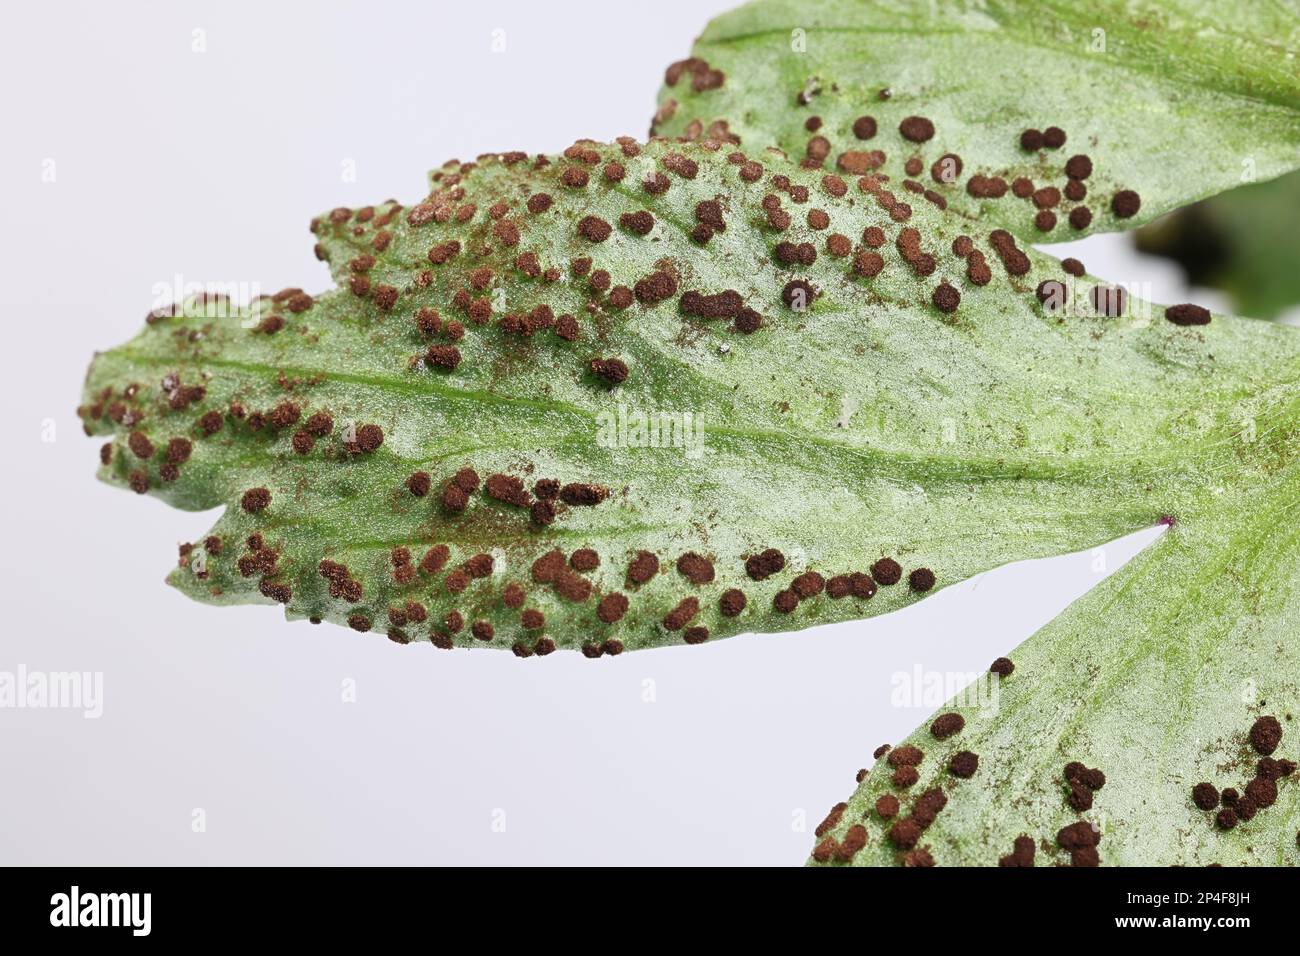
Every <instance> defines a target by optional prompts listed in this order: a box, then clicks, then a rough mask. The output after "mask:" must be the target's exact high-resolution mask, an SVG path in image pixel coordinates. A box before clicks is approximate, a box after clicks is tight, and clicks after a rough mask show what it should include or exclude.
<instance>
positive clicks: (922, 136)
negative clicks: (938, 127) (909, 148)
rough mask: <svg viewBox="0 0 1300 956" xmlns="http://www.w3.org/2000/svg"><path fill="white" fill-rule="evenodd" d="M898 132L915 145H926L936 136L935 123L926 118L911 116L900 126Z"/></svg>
mask: <svg viewBox="0 0 1300 956" xmlns="http://www.w3.org/2000/svg"><path fill="white" fill-rule="evenodd" d="M898 132H899V133H900V134H902V137H903V138H904V139H906V140H910V141H911V142H913V143H924V142H926V141H927V140H929V139H931V138H932V137H933V136H934V123H932V122H930V121H929V120H928V119H926V118H925V117H924V116H909V117H907V118H906V119H904V120H903V121H902V122H901V123H899V124H898Z"/></svg>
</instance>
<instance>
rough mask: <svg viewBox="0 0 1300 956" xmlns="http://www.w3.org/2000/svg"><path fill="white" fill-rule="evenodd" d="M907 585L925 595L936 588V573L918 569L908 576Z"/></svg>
mask: <svg viewBox="0 0 1300 956" xmlns="http://www.w3.org/2000/svg"><path fill="white" fill-rule="evenodd" d="M907 584H908V586H909V587H910V588H911V589H912V590H913V591H916V592H918V593H921V594H924V593H925V592H926V591H928V590H930V589H931V588H932V587H934V572H933V571H931V570H930V569H929V568H916V569H915V570H914V571H912V573H911V574H909V575H908V576H907Z"/></svg>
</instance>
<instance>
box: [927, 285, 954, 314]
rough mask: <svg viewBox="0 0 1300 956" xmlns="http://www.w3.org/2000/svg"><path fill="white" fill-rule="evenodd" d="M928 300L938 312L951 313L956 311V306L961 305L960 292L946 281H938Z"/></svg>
mask: <svg viewBox="0 0 1300 956" xmlns="http://www.w3.org/2000/svg"><path fill="white" fill-rule="evenodd" d="M930 301H932V302H933V303H934V307H935V308H936V309H938V310H939V311H940V312H942V313H944V314H945V315H951V314H952V313H953V312H956V311H957V306H959V305H961V293H960V292H958V291H957V290H956V289H955V288H954V287H953V286H951V285H949V284H948V283H947V282H940V283H939V285H938V286H936V287H935V290H934V293H933V294H932V295H931V296H930Z"/></svg>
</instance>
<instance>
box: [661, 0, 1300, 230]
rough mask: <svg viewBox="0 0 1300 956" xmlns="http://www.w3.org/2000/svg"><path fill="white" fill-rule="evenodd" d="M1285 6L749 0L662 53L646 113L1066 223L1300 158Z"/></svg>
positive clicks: (984, 213) (1218, 186) (1132, 208)
mask: <svg viewBox="0 0 1300 956" xmlns="http://www.w3.org/2000/svg"><path fill="white" fill-rule="evenodd" d="M1297 24H1300V6H1297V5H1296V3H1295V2H1294V0H1281V2H1277V3H1244V4H1233V3H1221V2H1213V0H1177V2H1169V0H1162V2H1160V3H1153V2H1147V0H1137V2H1118V0H1113V2H1112V0H1070V2H1056V0H1051V2H1042V0H1033V2H1029V0H1023V2H1021V0H989V2H979V3H969V2H965V0H948V2H945V0H882V2H870V3H868V2H863V0H812V2H799V3H794V2H789V0H757V2H753V3H748V4H746V5H744V6H742V7H740V8H739V9H736V10H733V11H731V12H729V13H726V14H724V15H722V16H720V17H718V18H717V19H715V20H714V21H712V22H711V23H710V24H709V25H708V27H707V28H706V29H705V31H704V33H703V35H702V36H701V37H700V38H699V40H697V41H696V43H695V46H694V48H693V49H692V51H691V56H690V58H689V59H687V60H683V61H679V62H678V63H675V64H673V65H672V66H671V67H669V69H668V71H667V74H666V77H665V86H664V87H663V89H662V91H661V93H660V101H659V108H658V111H657V113H656V116H655V120H654V123H653V125H652V128H651V129H652V132H653V133H657V134H659V135H663V136H672V137H686V138H688V139H700V138H711V139H716V140H720V141H724V142H729V143H733V144H739V145H740V147H741V148H743V149H746V150H749V151H751V152H754V151H758V150H760V149H761V148H763V147H766V146H773V147H777V148H779V149H781V150H783V151H784V152H785V153H786V154H787V155H788V156H790V157H791V159H792V160H794V161H803V162H805V163H807V164H809V165H813V166H815V167H817V168H822V167H826V168H832V167H837V166H838V167H840V168H847V169H851V170H855V171H859V172H861V171H865V170H867V169H872V170H875V171H877V172H878V173H880V174H885V175H888V176H890V177H891V178H892V179H894V180H908V181H911V182H913V183H915V184H916V186H917V187H919V188H918V192H921V191H922V190H924V193H923V194H924V195H925V196H927V197H929V198H930V200H931V201H933V202H936V203H940V204H946V205H950V206H951V207H952V208H953V209H954V210H955V211H957V212H960V213H961V214H962V215H964V216H967V217H971V218H974V219H978V220H980V221H981V222H983V223H985V224H987V225H989V226H1001V227H1003V228H1005V229H1008V230H1010V231H1011V232H1013V233H1015V234H1016V235H1018V236H1021V237H1024V238H1025V239H1027V240H1030V241H1062V240H1067V239H1073V238H1078V237H1080V236H1082V235H1085V234H1087V233H1089V232H1093V231H1108V230H1116V229H1126V228H1132V227H1134V226H1138V225H1141V224H1142V223H1144V222H1147V221H1148V220H1150V219H1152V218H1154V217H1155V216H1158V215H1160V214H1161V213H1163V212H1166V211H1169V210H1171V209H1175V208H1177V207H1179V206H1182V205H1185V204H1187V203H1190V202H1193V201H1195V200H1197V199H1200V198H1202V197H1205V196H1209V195H1212V194H1214V193H1218V192H1221V191H1223V190H1226V189H1231V188H1233V187H1234V186H1237V185H1238V184H1240V183H1242V182H1247V181H1253V180H1256V179H1258V180H1266V179H1270V178H1272V177H1274V176H1278V175H1280V174H1282V173H1285V172H1287V171H1289V170H1292V169H1295V168H1297V166H1298V165H1300V71H1297V69H1296V63H1297V56H1298V55H1300V52H1298V51H1300V34H1298V33H1297V29H1298V27H1297ZM1049 131H1050V132H1049ZM1044 134H1047V135H1046V136H1044ZM1025 136H1027V139H1022V137H1025ZM1044 140H1045V141H1044ZM1076 157H1082V158H1076Z"/></svg>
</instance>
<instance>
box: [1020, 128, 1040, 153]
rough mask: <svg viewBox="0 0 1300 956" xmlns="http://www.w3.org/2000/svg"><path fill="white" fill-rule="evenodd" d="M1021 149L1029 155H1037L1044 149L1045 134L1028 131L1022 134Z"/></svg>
mask: <svg viewBox="0 0 1300 956" xmlns="http://www.w3.org/2000/svg"><path fill="white" fill-rule="evenodd" d="M1020 148H1021V149H1023V150H1024V151H1025V152H1027V153H1036V152H1038V150H1040V149H1042V148H1043V133H1042V131H1041V130H1036V129H1027V130H1025V131H1024V132H1022V133H1021V134H1020Z"/></svg>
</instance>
